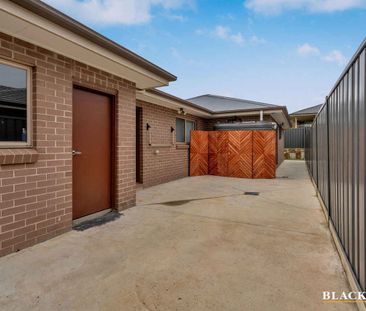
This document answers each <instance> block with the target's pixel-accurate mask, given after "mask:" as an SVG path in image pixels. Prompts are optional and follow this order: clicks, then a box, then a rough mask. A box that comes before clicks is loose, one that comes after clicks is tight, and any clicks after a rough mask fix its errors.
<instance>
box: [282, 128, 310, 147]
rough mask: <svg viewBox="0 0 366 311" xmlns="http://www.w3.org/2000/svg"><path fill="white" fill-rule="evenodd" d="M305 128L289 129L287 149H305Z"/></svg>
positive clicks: (286, 136) (286, 142) (286, 134)
mask: <svg viewBox="0 0 366 311" xmlns="http://www.w3.org/2000/svg"><path fill="white" fill-rule="evenodd" d="M304 144H305V128H297V129H288V130H286V131H285V148H304Z"/></svg>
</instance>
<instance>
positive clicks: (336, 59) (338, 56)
mask: <svg viewBox="0 0 366 311" xmlns="http://www.w3.org/2000/svg"><path fill="white" fill-rule="evenodd" d="M323 59H324V60H325V61H326V62H330V63H337V64H338V65H339V66H344V65H346V64H347V58H346V57H345V56H344V55H343V54H342V52H341V51H338V50H333V51H331V52H330V53H329V54H328V55H326V56H325V57H323Z"/></svg>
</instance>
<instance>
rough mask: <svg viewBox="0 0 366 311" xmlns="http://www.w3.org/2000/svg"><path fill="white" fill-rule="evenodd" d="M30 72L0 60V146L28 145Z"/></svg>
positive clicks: (22, 67)
mask: <svg viewBox="0 0 366 311" xmlns="http://www.w3.org/2000/svg"><path fill="white" fill-rule="evenodd" d="M29 84H30V70H29V68H27V67H24V66H20V65H15V64H13V63H8V62H5V61H2V60H0V146H2V147H16V146H26V145H29V144H30V141H31V140H30V127H31V126H30V125H31V123H30V118H31V113H30V87H29Z"/></svg>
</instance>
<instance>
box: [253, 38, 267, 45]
mask: <svg viewBox="0 0 366 311" xmlns="http://www.w3.org/2000/svg"><path fill="white" fill-rule="evenodd" d="M250 42H251V43H253V44H255V45H259V44H265V43H266V40H264V39H263V38H259V37H257V36H252V37H251V38H250Z"/></svg>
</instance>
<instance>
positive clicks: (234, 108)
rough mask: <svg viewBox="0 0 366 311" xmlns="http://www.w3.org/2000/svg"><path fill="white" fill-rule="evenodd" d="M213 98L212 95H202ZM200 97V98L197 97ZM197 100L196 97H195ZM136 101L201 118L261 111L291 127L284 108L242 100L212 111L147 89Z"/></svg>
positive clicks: (138, 93) (188, 101)
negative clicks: (182, 110)
mask: <svg viewBox="0 0 366 311" xmlns="http://www.w3.org/2000/svg"><path fill="white" fill-rule="evenodd" d="M204 96H213V95H204ZM199 97H202V96H199ZM215 97H216V98H224V99H230V98H228V97H223V96H215ZM195 98H198V97H195ZM137 99H138V100H141V101H145V102H148V103H152V104H156V105H159V106H164V107H167V108H171V109H177V110H179V109H180V108H183V109H184V110H185V111H186V112H187V113H190V114H193V115H197V116H200V117H203V118H207V119H211V118H224V117H233V116H244V115H258V114H259V112H260V111H261V110H262V111H263V113H264V114H269V115H271V116H272V117H273V118H274V119H275V120H276V122H277V123H278V124H281V125H282V126H283V127H284V128H289V127H291V121H290V117H289V115H288V112H287V108H286V107H285V106H277V105H271V104H265V103H259V102H254V101H249V100H243V99H235V98H233V99H232V100H234V101H235V102H236V105H231V106H222V107H221V108H220V107H219V106H216V107H217V109H216V110H213V107H212V106H209V105H202V104H201V103H200V102H198V101H197V102H193V101H191V100H192V99H189V100H185V99H181V98H179V97H176V96H174V95H171V94H168V93H165V92H163V91H161V90H157V89H149V90H145V91H139V92H137Z"/></svg>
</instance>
